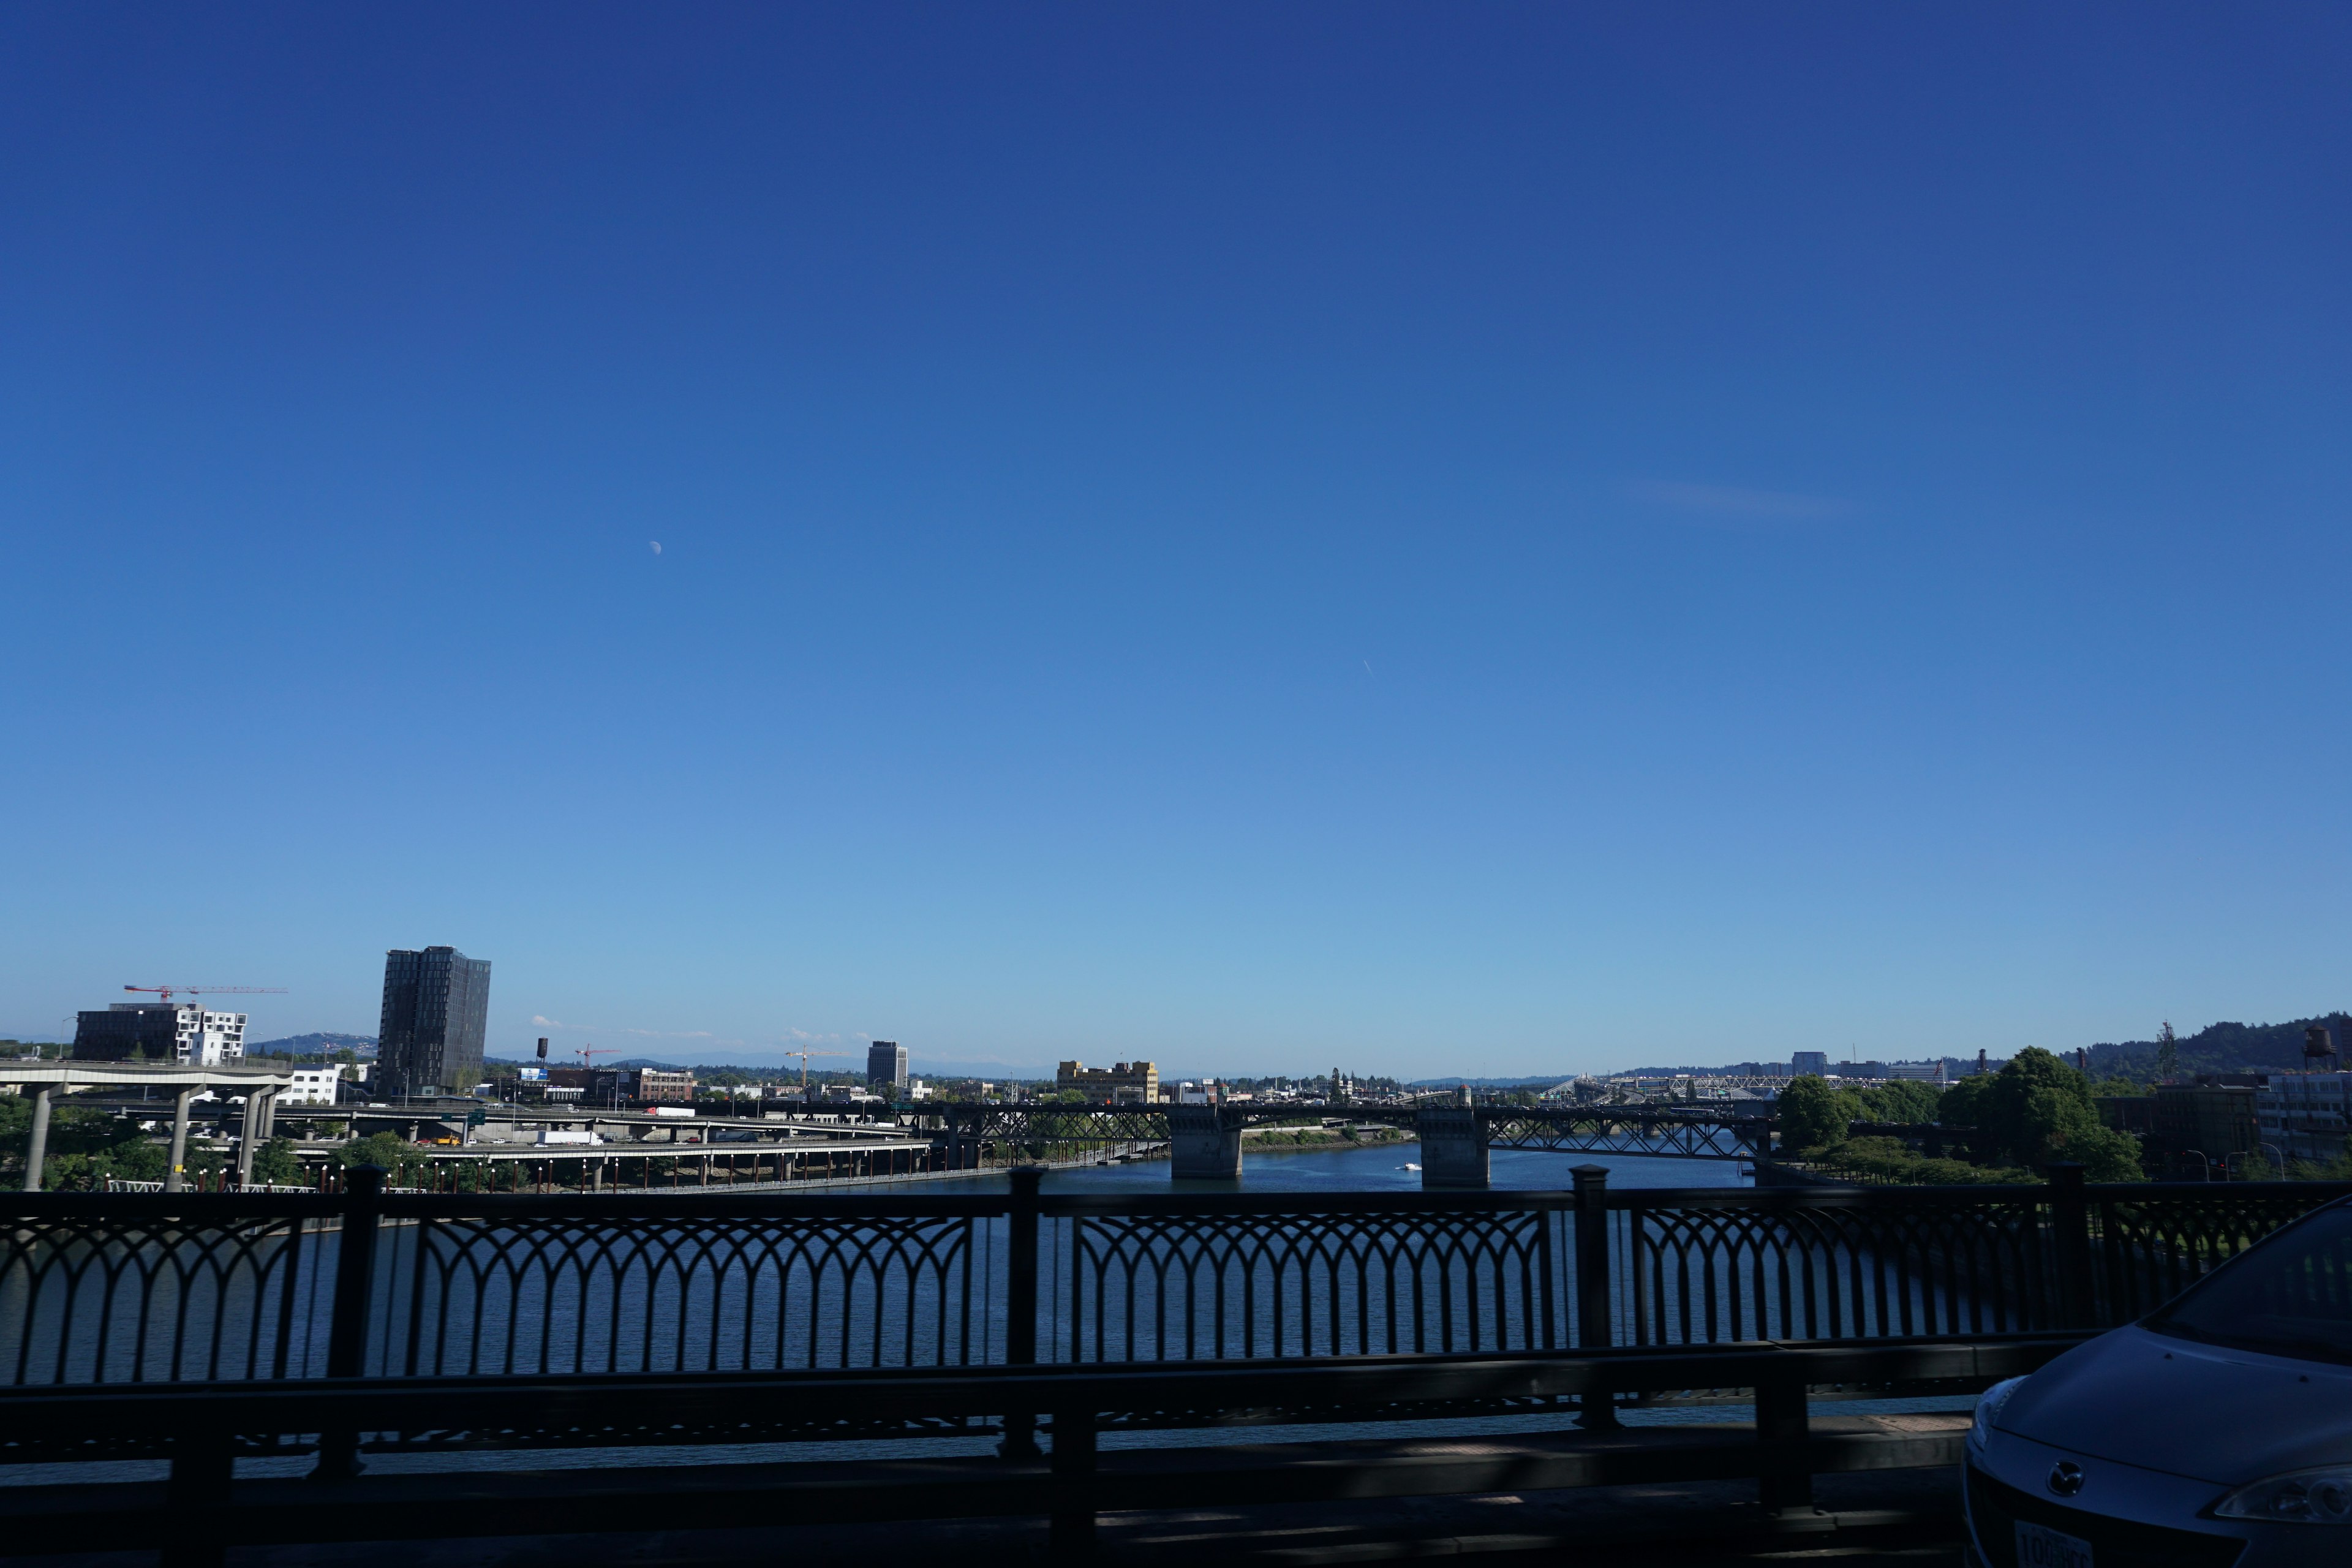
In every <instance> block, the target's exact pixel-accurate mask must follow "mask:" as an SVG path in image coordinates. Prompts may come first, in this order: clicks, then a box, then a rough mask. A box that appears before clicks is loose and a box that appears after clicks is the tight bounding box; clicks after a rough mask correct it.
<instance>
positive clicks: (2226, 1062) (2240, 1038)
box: [2091, 1013, 2352, 1079]
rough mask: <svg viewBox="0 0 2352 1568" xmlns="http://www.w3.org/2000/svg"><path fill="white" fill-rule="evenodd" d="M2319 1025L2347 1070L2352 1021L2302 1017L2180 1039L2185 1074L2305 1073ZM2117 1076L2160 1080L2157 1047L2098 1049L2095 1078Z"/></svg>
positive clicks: (2136, 1044) (2141, 1043) (2150, 1043)
mask: <svg viewBox="0 0 2352 1568" xmlns="http://www.w3.org/2000/svg"><path fill="white" fill-rule="evenodd" d="M2313 1024H2321V1025H2325V1026H2326V1028H2327V1030H2328V1032H2329V1033H2330V1034H2332V1035H2334V1036H2335V1037H2336V1052H2337V1054H2338V1056H2339V1057H2341V1058H2343V1063H2342V1065H2346V1066H2352V1016H2347V1015H2345V1014H2343V1013H2325V1014H2322V1015H2321V1016H2318V1017H2316V1018H2297V1019H2294V1021H2292V1022H2290V1023H2284V1024H2208V1025H2206V1026H2205V1027H2203V1028H2201V1029H2200V1030H2198V1031H2197V1032H2196V1033H2195V1034H2193V1035H2183V1036H2181V1037H2180V1038H2179V1042H2178V1044H2179V1050H2180V1070H2181V1072H2182V1073H2183V1074H2184V1075H2186V1074H2189V1073H2193V1072H2250V1071H2260V1070H2262V1069H2263V1068H2269V1069H2271V1070H2272V1071H2273V1072H2275V1071H2278V1070H2281V1069H2286V1070H2290V1071H2292V1070H2296V1069H2300V1068H2302V1066H2303V1031H2304V1030H2305V1028H2306V1027H2308V1026H2311V1025H2313ZM2111 1073H2121V1074H2123V1075H2124V1076H2125V1077H2126V1078H2137V1079H2147V1078H2151V1077H2153V1076H2155V1073H2156V1042H2155V1041H2154V1040H2122V1041H2108V1042H2105V1043H2103V1044H2100V1045H2095V1046H2093V1047H2091V1076H2092V1077H2094V1078H2104V1077H2106V1076H2107V1075H2109V1074H2111Z"/></svg>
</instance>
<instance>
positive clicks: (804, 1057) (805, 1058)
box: [778, 1051, 857, 1100]
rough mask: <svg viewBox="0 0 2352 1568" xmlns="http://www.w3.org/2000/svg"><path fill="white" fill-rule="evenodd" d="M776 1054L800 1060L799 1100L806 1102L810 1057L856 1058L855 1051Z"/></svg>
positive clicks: (784, 1052) (786, 1052)
mask: <svg viewBox="0 0 2352 1568" xmlns="http://www.w3.org/2000/svg"><path fill="white" fill-rule="evenodd" d="M778 1054H779V1055H781V1056H787V1057H798V1058H801V1098H802V1099H803V1100H806V1099H807V1098H808V1064H809V1058H811V1057H850V1056H856V1054H857V1053H856V1052H855V1051H782V1052H779V1053H778Z"/></svg>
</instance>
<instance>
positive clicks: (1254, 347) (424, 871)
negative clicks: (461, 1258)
mask: <svg viewBox="0 0 2352 1568" xmlns="http://www.w3.org/2000/svg"><path fill="white" fill-rule="evenodd" d="M2347 68H2352V13H2347V12H2346V11H2344V10H2343V9H2341V8H2340V7H2333V6H2324V5H2321V6H2297V5H2267V6H2263V7H2255V8H2231V9H2225V8H2221V7H2209V8H2201V9H2200V8H2168V7H2162V6H2153V5H2128V6H2117V7H2112V8H2095V7H2079V6H2078V7H2050V6H2013V7H2000V6H1986V5H1948V6H1932V5H1923V6H1903V7H1885V6H1875V5H1852V6H1839V5H1805V6H1758V5H1746V4H1739V5H1683V6H1677V7H1664V6H1654V5H1620V6H1586V7H1570V6H1558V5H1540V6H1514V5H1487V6H1482V7H1458V6H1437V5H1362V4H1348V5H1284V6H1264V5H1238V6H1225V7H1219V6H1212V5H1197V4H1187V5H1165V6H1154V5H1122V6H1118V7H1086V6H1076V5H1069V6H1005V5H968V6H950V5H931V6H911V7H910V6H892V5H854V6H853V5H839V6H805V7H796V8H782V7H767V6H743V7H730V6H724V5H701V6H694V7H685V8H677V7H671V8H657V7H645V6H604V7H599V6H593V5H561V6H543V7H532V6H528V5H507V6H500V7H494V8H488V9H484V8H480V7H467V6H457V5H441V6H432V5H412V6H400V7H316V6H293V5H289V6H285V7H250V6H247V7H238V6H216V7H201V8H186V7H119V6H105V5H77V6H72V7H62V6H49V7H33V6H21V7H17V8H15V9H13V10H11V11H9V12H7V13H6V14H5V16H0V139H5V140H0V199H5V212H6V214H7V216H6V221H5V224H4V225H0V356H5V359H0V363H5V371H6V374H5V376H0V542H5V553H0V562H5V568H0V573H5V574H4V575H0V583H5V608H6V621H7V644H8V654H7V658H6V660H5V676H0V681H5V685H0V737H5V746H6V749H7V753H8V755H7V765H6V767H5V773H0V805H5V812H6V821H7V823H8V832H7V833H6V835H5V841H0V886H5V889H6V895H7V896H6V897H5V899H0V1033H13V1034H17V1035H21V1036H27V1037H30V1036H47V1035H55V1034H56V1033H57V1032H58V1030H59V1028H60V1027H61V1025H60V1022H59V1020H60V1019H63V1018H65V1017H67V1016H68V1015H70V1013H71V1012H72V1011H73V1010H74V1009H75V1008H77V1007H79V1006H94V1005H102V1004H103V1003H105V1002H106V1001H109V1000H111V999H114V998H115V997H118V996H120V995H121V992H120V990H119V989H118V988H119V987H120V986H121V985H123V984H167V983H168V984H187V983H206V982H210V983H215V984H257V985H282V986H286V987H288V988H289V994H288V995H285V996H282V997H280V996H268V997H257V998H254V999H253V1000H254V1003H255V1005H254V1006H253V1007H252V1012H253V1014H254V1016H255V1026H256V1030H257V1033H258V1034H262V1035H265V1036H266V1035H275V1034H279V1033H292V1032H296V1031H299V1030H307V1029H341V1030H352V1031H357V1032H371V1031H373V1027H374V1023H375V1016H376V1002H377V992H378V987H379V984H380V980H381V965H382V957H381V955H382V953H383V950H384V949H386V948H387V947H395V946H417V945H423V944H425V943H429V942H451V943H454V944H456V945H457V946H458V947H460V948H462V949H464V950H465V951H467V952H469V953H473V954H476V955H478V956H485V957H488V958H490V959H491V960H493V962H494V963H495V964H496V970H495V975H494V980H493V988H492V1023H491V1041H490V1045H491V1049H492V1050H493V1051H494V1052H516V1051H520V1050H524V1049H527V1048H528V1047H529V1044H530V1040H531V1039H532V1038H533V1037H536V1036H538V1035H541V1034H545V1035H549V1036H550V1037H551V1038H552V1039H553V1040H554V1041H555V1048H556V1049H557V1050H558V1051H559V1052H567V1051H570V1050H572V1049H575V1048H577V1047H580V1046H583V1045H585V1044H588V1043H590V1042H592V1041H593V1043H595V1044H597V1045H600V1046H617V1047H624V1048H629V1049H633V1050H635V1049H642V1050H643V1052H644V1053H645V1054H649V1055H663V1056H669V1057H673V1058H687V1059H701V1060H719V1059H723V1058H729V1057H751V1058H758V1057H762V1056H765V1057H767V1058H769V1059H773V1056H772V1053H774V1052H775V1051H776V1050H778V1049H779V1048H780V1047H782V1046H783V1045H785V1044H788V1043H791V1042H793V1041H794V1040H801V1039H805V1040H807V1041H808V1042H810V1043H812V1044H814V1045H815V1046H817V1047H821V1048H825V1049H837V1050H845V1051H848V1050H856V1049H858V1048H859V1044H860V1042H861V1041H862V1040H863V1039H864V1038H865V1037H872V1036H880V1037H892V1038H897V1039H898V1040H900V1041H902V1042H904V1043H906V1044H907V1045H908V1047H909V1048H910V1050H911V1051H912V1052H913V1054H914V1055H915V1057H916V1058H917V1060H918V1062H919V1063H920V1062H923V1061H926V1060H930V1061H940V1060H949V1061H990V1060H993V1061H1000V1062H1006V1063H1013V1064H1020V1065H1028V1064H1038V1063H1050V1062H1051V1061H1053V1060H1055V1059H1056V1058H1062V1057H1070V1056H1076V1057H1079V1058H1085V1059H1087V1060H1089V1061H1093V1060H1098V1059H1099V1060H1108V1059H1112V1058H1130V1057H1135V1056H1149V1057H1152V1058H1157V1059H1158V1060H1160V1062H1161V1063H1162V1065H1163V1066H1164V1067H1167V1068H1172V1069H1174V1070H1179V1071H1192V1072H1203V1071H1206V1072H1247V1071H1261V1072H1279V1071H1288V1072H1303V1071H1310V1070H1318V1069H1320V1068H1325V1067H1328V1066H1329V1065H1332V1064H1334V1063H1337V1064H1339V1065H1342V1066H1345V1067H1347V1068H1349V1069H1350V1070H1356V1071H1365V1072H1380V1071H1386V1072H1396V1073H1401V1074H1404V1075H1407V1076H1415V1077H1418V1076H1425V1075H1435V1074H1444V1073H1454V1072H1460V1073H1465V1074H1482V1075H1485V1074H1505V1073H1520V1072H1528V1073H1536V1072H1548V1071H1561V1072H1566V1071H1570V1070H1576V1069H1586V1068H1609V1067H1613V1066H1622V1065H1630V1064H1632V1063H1634V1062H1640V1061H1662V1060H1717V1059H1719V1060H1739V1059H1748V1058H1769V1057H1785V1056H1786V1055H1787V1054H1788V1052H1789V1051H1790V1050H1791V1049H1795V1048H1806V1047H1827V1048H1830V1049H1832V1050H1833V1051H1843V1049H1844V1048H1846V1047H1849V1046H1852V1047H1855V1048H1857V1049H1858V1050H1860V1051H1861V1052H1863V1053H1864V1054H1870V1055H1885V1056H1909V1055H1917V1054H1927V1053H1935V1052H1953V1053H1958V1054H1973V1052H1974V1051H1975V1050H1976V1049H1977V1048H1978V1047H1986V1048H1989V1049H1990V1050H1992V1051H1993V1053H1994V1054H1995V1055H2001V1054H2006V1053H2007V1052H2008V1051H2010V1050H2011V1049H2014V1048H2015V1047H2019V1046H2021V1045H2025V1044H2029V1043H2032V1044H2043V1045H2053V1046H2061V1047H2064V1046H2073V1045H2076V1044H2082V1043H2087V1042H2089V1041H2092V1040H2097V1039H2110V1038H2127V1037H2147V1035H2148V1034H2149V1033H2150V1032H2152V1031H2153V1029H2154V1027H2155V1026H2156V1024H2157V1023H2158V1020H2160V1019H2165V1018H2169V1019H2171V1020H2173V1021H2174V1022H2175V1023H2176V1024H2177V1025H2179V1026H2181V1027H2182V1028H2183V1029H2184V1030H2185V1029H2188V1028H2190V1027H2194V1026H2199V1025H2201V1024H2203V1023H2206V1022H2209V1021H2211V1020H2213V1019H2216V1018H2240V1019H2246V1020H2250V1021H2251V1020H2259V1019H2264V1018H2274V1017H2287V1016H2300V1015H2305V1014H2309V1013H2314V1012H2318V1011H2321V1010H2324V1009H2326V1008H2329V1007H2340V1006H2343V1005H2346V1002H2347V976H2346V955H2347V939H2352V907H2347V887H2352V879H2347V871H2352V835H2347V809H2346V803H2347V792H2346V789H2345V786H2344V784H2343V780H2344V778H2345V776H2346V763H2347V724H2346V719H2347V700H2346V689H2347V662H2352V661H2347V654H2346V644H2347V629H2348V626H2352V623H2347V615H2346V606H2345V584H2346V581H2347V576H2346V569H2347V564H2352V559H2348V558H2352V548H2347V528H2346V521H2347V502H2352V482H2348V481H2352V447H2347V431H2352V396H2347V390H2352V389H2347V364H2352V353H2347V350H2352V309H2347V305H2352V300H2347V278H2352V272H2347V266H2346V258H2347V255H2352V212H2347V203H2352V177H2347V176H2352V170H2347V153H2352V97H2347V95H2346V94H2345V93H2344V92H2343V91H2342V82H2343V81H2344V79H2345V77H2346V73H2347ZM656 542H657V543H658V550H656ZM535 1020H551V1021H552V1022H536V1021H535ZM818 1065H820V1066H822V1065H825V1064H824V1060H823V1059H822V1058H820V1060H819V1063H818ZM842 1065H846V1064H842Z"/></svg>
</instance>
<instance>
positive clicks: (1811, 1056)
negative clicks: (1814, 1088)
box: [1789, 1051, 1830, 1078]
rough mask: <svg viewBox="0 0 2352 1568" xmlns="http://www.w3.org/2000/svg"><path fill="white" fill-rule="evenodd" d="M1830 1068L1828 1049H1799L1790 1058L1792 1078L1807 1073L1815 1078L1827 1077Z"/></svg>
mask: <svg viewBox="0 0 2352 1568" xmlns="http://www.w3.org/2000/svg"><path fill="white" fill-rule="evenodd" d="M1829 1070H1830V1054H1829V1052H1827V1051H1798V1052H1796V1053H1795V1054H1794V1055H1793V1056H1791V1057H1790V1058H1789V1076H1790V1078H1802V1077H1804V1076H1805V1075H1806V1074H1807V1073H1811V1074H1812V1075H1813V1076H1814V1077H1815V1078H1826V1077H1828V1076H1829Z"/></svg>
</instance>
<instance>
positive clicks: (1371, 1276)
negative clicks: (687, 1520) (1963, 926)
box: [0, 1166, 2352, 1384]
mask: <svg viewBox="0 0 2352 1568" xmlns="http://www.w3.org/2000/svg"><path fill="white" fill-rule="evenodd" d="M2053 1174H2054V1175H2055V1176H2056V1178H2057V1179H2056V1180H2055V1181H2053V1183H2052V1184H2049V1185H2044V1186H2030V1187H1999V1188H1989V1187H1947V1188H1901V1187H1880V1188H1868V1189H1835V1188H1825V1187H1815V1188H1798V1189H1757V1190H1746V1189H1722V1188H1706V1189H1664V1190H1661V1189H1648V1190H1643V1189H1633V1190H1617V1191H1612V1190H1611V1189H1610V1188H1609V1186H1608V1184H1607V1182H1606V1178H1605V1173H1603V1172H1601V1170H1600V1168H1599V1167H1597V1166H1586V1167H1581V1168H1580V1169H1579V1171H1578V1172H1577V1175H1576V1185H1575V1188H1574V1190H1573V1191H1572V1192H1555V1193H1521V1192H1475V1193H1442V1192H1441V1193H1420V1194H1315V1195H1311V1196H1310V1195H1305V1194H1281V1195H1270V1196H1255V1195H1243V1194H1215V1195H1193V1194H1181V1195H1180V1194H1152V1195H1146V1194H1057V1193H1053V1192H1049V1191H1045V1190H1043V1189H1042V1188H1041V1185H1040V1180H1041V1177H1040V1173H1036V1172H1034V1171H1033V1172H1016V1173H1014V1175H1013V1181H1012V1184H1011V1186H1012V1190H1011V1191H1010V1192H994V1193H966V1194H908V1193H903V1192H902V1193H894V1194H888V1195H875V1196H864V1195H841V1194H828V1195H821V1196H809V1195H803V1194H735V1195H718V1194H713V1195H709V1196H704V1195H700V1194H695V1195H690V1196H689V1195H685V1194H680V1195H677V1196H674V1197H673V1196H661V1195H652V1194H643V1195H635V1196H632V1197H630V1198H628V1199H626V1200H616V1199H614V1198H611V1197H597V1196H593V1195H585V1194H572V1195H563V1196H529V1195H518V1194H473V1195H456V1194H394V1193H387V1192H385V1191H384V1190H383V1185H382V1182H383V1178H382V1175H381V1173H373V1172H357V1173H353V1177H352V1181H351V1183H350V1184H349V1185H348V1187H347V1190H345V1191H342V1192H339V1193H321V1194H282V1193H270V1194H257V1193H243V1194H187V1193H182V1194H149V1193H136V1194H64V1193H32V1194H10V1195H7V1196H5V1197H0V1204H5V1205H6V1207H7V1215H8V1217H7V1221H6V1225H5V1229H0V1368H5V1373H0V1375H5V1379H6V1381H7V1382H9V1383H11V1384H116V1383H140V1382H184V1381H204V1380H220V1379H233V1380H244V1379H287V1378H303V1377H316V1376H321V1375H336V1376H355V1375H377V1376H389V1377H402V1376H482V1375H499V1376H519V1375H521V1376H535V1375H551V1376H554V1375H569V1374H576V1373H667V1372H762V1373H766V1372H789V1371H793V1370H840V1369H857V1368H886V1367H916V1368H928V1367H961V1366H973V1365H984V1364H1014V1365H1018V1364H1024V1363H1032V1362H1047V1363H1153V1362H1179V1361H1189V1362H1203V1361H1251V1360H1273V1359H1297V1358H1314V1357H1325V1356H1334V1355H1343V1356H1349V1355H1363V1354H1373V1355H1422V1356H1440V1355H1468V1354H1491V1353H1495V1352H1507V1353H1517V1352H1539V1351H1545V1350H1554V1349H1566V1348H1570V1347H1595V1346H1601V1345H1612V1344H1613V1345H1645V1346H1657V1347H1678V1346H1686V1345H1687V1346H1701V1345H1717V1344H1726V1343H1730V1342H1755V1341H1763V1340H1775V1341H1789V1340H1807V1341H1815V1340H1853V1339H1874V1338H1886V1337H1905V1336H1916V1335H1931V1336H1946V1337H1952V1336H1980V1335H1983V1334H1988V1333H2015V1332H2025V1331H2045V1330H2053V1329H2075V1328H2085V1327H2098V1326H2103V1325H2106V1324H2111V1323H2116V1322H2121V1321H2127V1320H2129V1319H2131V1318H2133V1317H2136V1316H2138V1315H2140V1314H2142V1313H2144V1312H2146V1311H2147V1310H2150V1309H2152V1308H2154V1307H2155V1306H2156V1305H2158V1303H2159V1302H2161V1301H2162V1300H2166V1299H2167V1298H2168V1297H2169V1296H2171V1295H2172V1294H2173V1293H2175V1292H2176V1291H2178V1290H2179V1289H2181V1288H2182V1287H2183V1286H2185V1285H2187V1284H2189V1283H2190V1282H2191V1281H2193V1280H2195V1279H2198V1278H2200V1276H2202V1275H2203V1274H2204V1273H2206V1272H2207V1271H2209V1270H2210V1269H2211V1268H2214V1267H2215V1266H2217V1265H2218V1264H2220V1263H2221V1262H2223V1261H2225V1260H2226V1259H2227V1258H2230V1257H2231V1256H2234V1255H2235V1254H2236V1253H2237V1252H2239V1251H2241V1250H2242V1249H2243V1248H2244V1247H2247V1246H2250V1245H2252V1242H2254V1241H2255V1240H2258V1239H2259V1238H2260V1237H2263V1236H2264V1235H2266V1234H2268V1233H2269V1232H2270V1231H2272V1230H2273V1229H2275V1228H2277V1227H2278V1226H2281V1225H2283V1224H2285V1223H2287V1222H2288V1221H2290V1220H2292V1219H2294V1218H2295V1217H2296V1216H2297V1215H2301V1214H2303V1213H2305V1212H2307V1211H2308V1210H2310V1209H2311V1208H2313V1207H2315V1206H2316V1205H2319V1204H2322V1203H2325V1202H2327V1201H2330V1200H2332V1199H2335V1198H2337V1197H2341V1196H2345V1195H2347V1194H2352V1185H2342V1184H2284V1183H2263V1184H2227V1185H2215V1186H2199V1187H2193V1188H2179V1187H2171V1188H2168V1187H2151V1186H2142V1185H2135V1186H2127V1187H2126V1186H2111V1187H2086V1186H2084V1184H2083V1183H2082V1181H2081V1179H2080V1172H2079V1171H2075V1170H2069V1169H2065V1168H2061V1169H2060V1170H2059V1171H2057V1172H2055V1173H2053Z"/></svg>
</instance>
